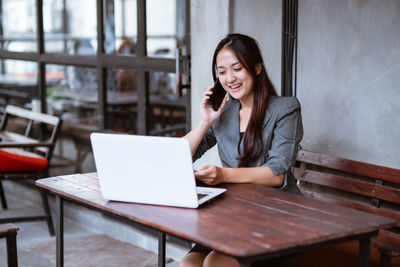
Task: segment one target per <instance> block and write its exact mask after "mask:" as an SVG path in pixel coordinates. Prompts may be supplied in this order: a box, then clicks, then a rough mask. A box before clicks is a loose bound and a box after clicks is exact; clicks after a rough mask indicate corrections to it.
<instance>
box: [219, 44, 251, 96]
mask: <svg viewBox="0 0 400 267" xmlns="http://www.w3.org/2000/svg"><path fill="white" fill-rule="evenodd" d="M216 67H217V73H218V78H219V81H220V83H221V84H222V86H223V87H224V89H225V91H227V92H228V93H229V94H230V95H231V96H232V97H233V98H234V99H237V100H240V102H242V103H243V102H248V101H250V102H249V103H252V100H253V77H252V76H251V75H250V73H249V72H248V71H247V70H246V69H245V68H244V67H243V66H242V64H240V62H239V60H238V59H237V57H236V55H235V54H234V53H233V51H232V50H231V49H229V48H226V47H225V48H223V49H221V50H220V51H219V53H218V54H217V57H216Z"/></svg>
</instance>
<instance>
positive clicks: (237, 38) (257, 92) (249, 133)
mask: <svg viewBox="0 0 400 267" xmlns="http://www.w3.org/2000/svg"><path fill="white" fill-rule="evenodd" d="M223 48H228V49H230V50H231V51H232V52H233V53H234V54H235V56H236V57H237V59H238V60H239V62H240V64H241V65H242V66H243V67H244V68H245V69H246V71H247V72H248V73H249V74H250V75H251V76H252V77H253V94H254V102H253V109H252V111H251V115H250V120H249V124H248V125H247V128H246V132H245V135H244V143H243V153H242V154H241V155H240V157H239V158H238V160H239V165H238V167H247V166H249V164H250V162H251V161H253V160H255V159H256V158H257V157H258V156H259V155H260V154H261V152H262V150H263V139H262V132H263V122H264V118H265V113H266V110H267V97H268V95H278V94H277V93H276V90H275V87H274V85H273V84H272V82H271V80H270V78H269V77H268V74H267V71H266V69H265V66H264V60H263V58H262V55H261V51H260V48H259V46H258V44H257V41H256V40H254V39H253V38H251V37H249V36H246V35H243V34H237V33H235V34H229V35H228V36H227V37H226V38H224V39H222V40H221V41H220V42H219V44H218V45H217V48H216V49H215V52H214V56H213V61H212V75H213V79H214V81H216V79H217V75H216V64H217V62H216V61H217V55H218V53H219V52H220V51H221V50H222V49H223ZM257 66H261V71H260V73H259V74H258V75H257V71H256V68H257Z"/></svg>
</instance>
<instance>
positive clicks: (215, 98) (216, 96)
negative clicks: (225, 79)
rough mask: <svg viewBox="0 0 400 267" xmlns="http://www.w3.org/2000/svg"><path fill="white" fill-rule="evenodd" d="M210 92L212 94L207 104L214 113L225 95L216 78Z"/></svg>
mask: <svg viewBox="0 0 400 267" xmlns="http://www.w3.org/2000/svg"><path fill="white" fill-rule="evenodd" d="M211 91H212V92H213V93H212V94H211V95H210V98H209V99H208V104H209V105H210V106H211V108H212V109H213V110H214V111H217V110H218V109H219V107H220V106H221V104H222V101H223V100H224V97H225V95H226V91H225V90H224V88H223V87H222V85H221V83H220V82H219V79H218V78H217V80H216V81H215V84H214V88H213V89H211Z"/></svg>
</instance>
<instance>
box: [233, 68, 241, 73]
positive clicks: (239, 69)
mask: <svg viewBox="0 0 400 267" xmlns="http://www.w3.org/2000/svg"><path fill="white" fill-rule="evenodd" d="M233 70H234V71H236V72H237V71H241V70H242V68H237V69H233Z"/></svg>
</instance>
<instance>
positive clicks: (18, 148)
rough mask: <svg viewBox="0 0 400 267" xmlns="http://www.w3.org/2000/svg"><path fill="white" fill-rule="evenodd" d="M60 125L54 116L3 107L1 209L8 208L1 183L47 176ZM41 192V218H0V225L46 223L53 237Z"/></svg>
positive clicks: (43, 196)
mask: <svg viewBox="0 0 400 267" xmlns="http://www.w3.org/2000/svg"><path fill="white" fill-rule="evenodd" d="M61 123H62V121H61V119H60V118H58V117H56V116H51V115H48V114H43V113H39V112H33V111H31V110H27V109H23V108H20V107H17V106H12V105H8V106H6V109H5V112H4V115H3V120H2V122H1V124H0V138H1V142H0V199H1V203H2V207H3V209H7V208H8V205H7V201H6V197H5V194H4V189H3V186H2V180H5V179H10V180H17V179H33V180H36V179H39V178H41V177H45V176H48V169H49V162H50V160H51V157H52V154H53V150H54V147H55V144H56V140H57V137H58V133H59V131H60V128H61ZM40 193H41V197H42V203H43V208H44V215H35V216H23V217H13V218H0V223H8V222H21V221H36V220H46V221H47V225H48V228H49V232H50V235H54V226H53V221H52V218H51V213H50V207H49V203H48V200H47V193H46V191H44V190H41V192H40Z"/></svg>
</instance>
